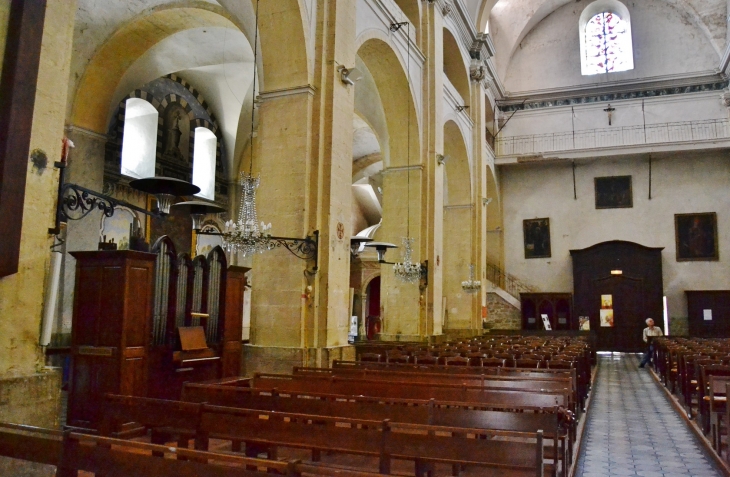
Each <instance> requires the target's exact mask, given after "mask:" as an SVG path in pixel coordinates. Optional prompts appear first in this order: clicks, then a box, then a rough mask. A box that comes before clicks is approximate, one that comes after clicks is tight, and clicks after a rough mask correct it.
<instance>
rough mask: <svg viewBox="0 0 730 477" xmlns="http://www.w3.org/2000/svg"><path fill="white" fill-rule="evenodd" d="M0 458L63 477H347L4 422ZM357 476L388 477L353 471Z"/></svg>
mask: <svg viewBox="0 0 730 477" xmlns="http://www.w3.org/2000/svg"><path fill="white" fill-rule="evenodd" d="M0 457H9V458H13V459H20V460H25V461H30V462H35V463H37V464H41V465H45V466H53V467H55V468H56V476H57V477H76V476H77V475H79V473H80V472H81V473H83V474H84V475H89V474H88V473H93V474H94V475H96V476H98V477H102V476H106V477H130V476H137V475H145V476H149V477H200V476H206V477H264V476H268V475H271V474H272V473H274V474H280V475H287V476H293V477H300V476H302V477H304V476H307V477H308V476H341V475H344V474H343V469H341V468H339V467H337V466H329V465H324V464H318V463H302V462H301V461H297V460H290V461H282V460H270V459H252V458H248V457H243V456H236V455H232V454H230V453H215V452H204V451H199V450H193V449H184V448H176V447H169V446H162V445H155V444H150V443H145V442H137V441H130V440H122V439H114V438H109V437H103V436H94V435H89V434H83V433H77V432H71V431H65V432H62V431H58V430H52V429H42V428H38V427H32V426H22V425H17V424H6V423H0ZM347 475H351V476H353V477H382V474H377V473H371V472H352V473H351V472H349V471H348V473H347Z"/></svg>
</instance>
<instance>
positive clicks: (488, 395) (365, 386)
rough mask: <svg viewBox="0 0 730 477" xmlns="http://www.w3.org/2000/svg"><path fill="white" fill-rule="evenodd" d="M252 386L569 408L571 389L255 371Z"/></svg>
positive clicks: (515, 405) (285, 389)
mask: <svg viewBox="0 0 730 477" xmlns="http://www.w3.org/2000/svg"><path fill="white" fill-rule="evenodd" d="M248 383H249V384H248V385H249V386H250V387H252V388H262V389H274V388H276V389H278V390H279V391H281V392H323V393H328V394H346V395H352V394H355V395H363V396H373V397H386V398H406V399H426V400H428V399H431V398H433V399H436V400H440V401H459V402H472V403H481V404H483V405H485V406H487V405H489V404H497V405H507V406H509V405H512V406H514V407H527V406H532V407H538V408H545V409H552V408H554V407H556V406H558V407H564V408H568V407H569V406H570V404H571V398H570V395H571V392H570V391H569V390H567V389H566V390H562V391H530V390H519V391H515V390H502V389H500V390H492V389H488V388H482V387H481V386H468V385H461V384H429V383H413V382H398V381H383V380H372V379H351V378H340V377H338V376H333V377H312V376H294V375H286V374H263V373H262V374H258V373H257V374H255V375H254V377H253V378H252V379H251V380H249V381H248Z"/></svg>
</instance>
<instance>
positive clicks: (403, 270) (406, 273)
mask: <svg viewBox="0 0 730 477" xmlns="http://www.w3.org/2000/svg"><path fill="white" fill-rule="evenodd" d="M412 244H413V239H412V238H409V237H403V261H402V262H399V263H396V264H395V265H393V273H395V277H396V278H398V279H399V280H400V281H402V282H405V283H418V280H419V279H420V278H421V264H420V263H413V262H412V261H411V252H412V251H413V249H412Z"/></svg>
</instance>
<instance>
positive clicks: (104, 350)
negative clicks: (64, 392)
mask: <svg viewBox="0 0 730 477" xmlns="http://www.w3.org/2000/svg"><path fill="white" fill-rule="evenodd" d="M72 255H73V256H74V257H75V258H76V291H75V300H74V317H73V324H72V338H71V339H72V363H71V381H70V388H69V407H68V423H69V425H71V426H77V427H84V428H96V425H97V424H98V422H99V421H98V419H99V407H100V406H101V405H103V395H104V394H105V393H118V394H127V395H134V396H148V397H155V398H163V399H175V400H177V399H179V398H180V393H181V390H182V385H183V383H184V382H188V381H190V382H195V381H205V380H211V379H220V378H224V377H229V376H238V375H239V373H240V369H241V334H242V314H243V292H244V288H245V286H246V278H245V273H246V272H247V271H248V270H249V269H248V268H244V267H228V266H227V262H226V256H225V253H224V252H223V250H222V249H221V248H220V247H216V248H214V249H213V250H211V251H210V253H208V255H207V256H198V257H195V259H191V258H190V256H189V255H188V254H184V253H181V254H178V253H177V252H176V251H175V246H174V245H173V243H172V240H170V238H169V237H166V236H165V237H161V238H160V239H159V240H158V241H157V242H156V243H155V244H154V246H153V247H152V253H144V252H135V251H129V250H120V251H100V252H73V253H72ZM196 327H202V329H200V328H196ZM181 331H182V333H183V334H184V335H185V336H184V337H183V338H184V339H183V340H182V341H183V342H184V343H191V342H193V343H196V345H194V346H193V348H194V349H184V348H183V347H182V346H181V339H180V332H181ZM203 335H204V338H203ZM191 336H194V338H193V339H192V340H191V339H190V337H191ZM185 338H187V339H185Z"/></svg>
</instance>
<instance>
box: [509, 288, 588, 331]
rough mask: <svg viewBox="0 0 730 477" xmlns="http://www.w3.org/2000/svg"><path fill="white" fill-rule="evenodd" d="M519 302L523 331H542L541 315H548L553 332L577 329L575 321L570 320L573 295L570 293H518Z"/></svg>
mask: <svg viewBox="0 0 730 477" xmlns="http://www.w3.org/2000/svg"><path fill="white" fill-rule="evenodd" d="M520 300H521V302H522V306H521V309H522V328H523V329H525V330H544V329H545V328H544V325H543V322H542V318H541V317H540V315H542V314H545V315H548V318H549V319H550V325H551V326H552V329H553V331H554V330H570V329H575V330H577V329H578V323H577V321H576V322H575V323H574V322H573V321H574V320H572V317H573V295H571V294H570V293H520ZM558 315H560V317H559V316H558ZM533 319H534V321H533Z"/></svg>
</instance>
